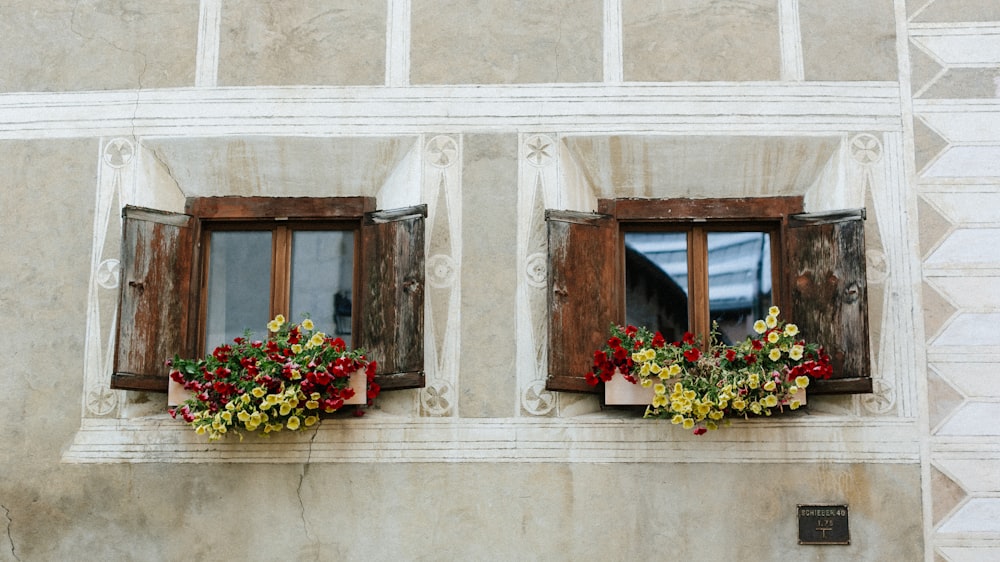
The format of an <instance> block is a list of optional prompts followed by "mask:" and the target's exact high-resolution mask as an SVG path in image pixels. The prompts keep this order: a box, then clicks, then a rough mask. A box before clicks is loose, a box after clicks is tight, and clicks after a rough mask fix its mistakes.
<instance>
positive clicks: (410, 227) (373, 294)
mask: <svg viewBox="0 0 1000 562" xmlns="http://www.w3.org/2000/svg"><path fill="white" fill-rule="evenodd" d="M426 216H427V206H426V205H418V206H415V207H407V208H404V209H396V210H392V211H372V212H369V213H365V215H364V220H363V221H362V225H361V236H362V242H361V248H362V249H361V253H362V256H361V278H362V282H361V295H360V299H361V310H360V314H362V321H361V338H360V341H359V342H357V344H358V346H359V347H363V348H364V349H365V351H366V353H367V356H368V357H369V358H370V359H374V360H375V361H377V362H378V375H377V376H376V379H375V382H377V383H378V384H379V386H381V387H382V389H383V390H391V389H403V388H421V387H423V386H424V217H426Z"/></svg>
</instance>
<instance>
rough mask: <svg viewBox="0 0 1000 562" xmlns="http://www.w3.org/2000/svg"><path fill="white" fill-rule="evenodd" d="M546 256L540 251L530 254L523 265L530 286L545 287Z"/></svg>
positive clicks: (546, 273)
mask: <svg viewBox="0 0 1000 562" xmlns="http://www.w3.org/2000/svg"><path fill="white" fill-rule="evenodd" d="M548 261H549V260H548V257H547V256H546V255H545V254H542V253H536V254H531V255H530V256H528V262H527V264H526V265H525V272H524V273H525V275H526V276H527V278H528V284H529V285H531V286H532V287H542V288H544V287H545V282H546V280H547V278H548Z"/></svg>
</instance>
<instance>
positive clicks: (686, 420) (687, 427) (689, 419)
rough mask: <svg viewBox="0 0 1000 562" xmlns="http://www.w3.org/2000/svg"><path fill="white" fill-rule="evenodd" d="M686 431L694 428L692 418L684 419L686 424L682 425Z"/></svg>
mask: <svg viewBox="0 0 1000 562" xmlns="http://www.w3.org/2000/svg"><path fill="white" fill-rule="evenodd" d="M682 427H683V428H684V429H691V428H692V427H694V420H693V419H691V418H684V423H683V424H682Z"/></svg>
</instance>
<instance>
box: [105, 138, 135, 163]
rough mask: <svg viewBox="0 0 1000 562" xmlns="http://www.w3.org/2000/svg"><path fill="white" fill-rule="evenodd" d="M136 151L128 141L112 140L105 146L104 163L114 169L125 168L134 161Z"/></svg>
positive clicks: (121, 139)
mask: <svg viewBox="0 0 1000 562" xmlns="http://www.w3.org/2000/svg"><path fill="white" fill-rule="evenodd" d="M133 154H135V149H134V148H133V147H132V143H131V142H130V141H129V140H128V139H123V138H121V137H118V138H115V139H111V141H109V142H108V144H106V145H104V154H103V158H104V163H105V164H107V165H108V166H111V167H112V168H123V167H125V165H127V164H128V163H129V162H130V161H131V160H132V155H133Z"/></svg>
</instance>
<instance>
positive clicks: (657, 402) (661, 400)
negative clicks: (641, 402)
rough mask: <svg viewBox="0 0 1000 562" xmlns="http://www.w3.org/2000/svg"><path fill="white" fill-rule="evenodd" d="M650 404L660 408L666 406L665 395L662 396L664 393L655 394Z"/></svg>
mask: <svg viewBox="0 0 1000 562" xmlns="http://www.w3.org/2000/svg"><path fill="white" fill-rule="evenodd" d="M652 404H653V407H654V408H661V407H663V406H666V405H667V397H666V396H664V395H662V394H657V395H656V396H654V397H653V402H652Z"/></svg>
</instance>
